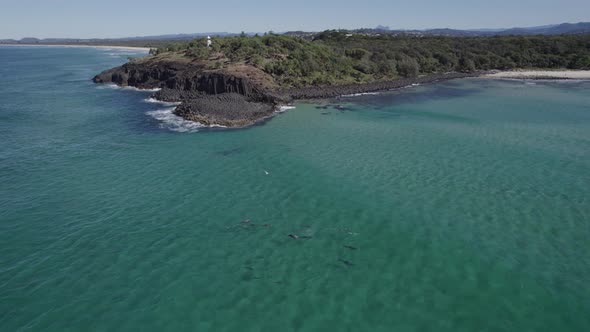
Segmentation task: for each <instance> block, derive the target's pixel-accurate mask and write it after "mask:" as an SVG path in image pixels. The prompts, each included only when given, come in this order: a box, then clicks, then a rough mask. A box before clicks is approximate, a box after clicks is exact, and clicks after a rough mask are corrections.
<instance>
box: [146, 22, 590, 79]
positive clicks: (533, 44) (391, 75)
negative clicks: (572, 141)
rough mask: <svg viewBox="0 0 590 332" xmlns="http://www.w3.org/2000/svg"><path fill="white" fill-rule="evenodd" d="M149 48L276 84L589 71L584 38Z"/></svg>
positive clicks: (256, 41)
mask: <svg viewBox="0 0 590 332" xmlns="http://www.w3.org/2000/svg"><path fill="white" fill-rule="evenodd" d="M154 53H156V54H162V53H175V54H176V55H179V54H180V55H183V56H184V57H188V58H190V59H193V60H200V61H203V62H204V63H209V64H210V68H211V69H220V68H224V67H227V66H229V65H232V64H242V63H243V64H249V65H252V66H255V67H257V68H259V69H261V70H263V71H264V72H266V73H268V74H270V75H272V76H273V77H274V79H275V80H276V81H277V82H278V83H279V84H281V85H284V86H305V85H310V84H342V83H352V82H369V81H375V80H386V79H395V78H398V77H413V76H416V75H423V74H433V73H443V72H450V71H459V72H472V71H476V70H490V69H501V70H507V69H515V68H546V69H547V68H549V69H551V68H554V69H558V68H568V69H590V35H572V36H551V37H548V36H518V37H516V36H514V37H512V36H509V37H411V36H392V35H382V36H365V35H360V34H355V35H352V36H351V35H347V34H345V33H343V32H337V31H325V32H322V33H319V34H317V35H316V36H315V37H314V39H313V41H308V40H304V39H301V38H297V37H290V36H284V35H275V34H268V35H265V36H254V37H248V36H245V35H241V36H237V37H226V38H214V39H213V45H212V47H211V48H207V47H206V40H205V39H196V40H194V41H191V42H186V43H176V44H173V45H169V46H166V47H162V48H159V49H158V50H157V51H155V52H154Z"/></svg>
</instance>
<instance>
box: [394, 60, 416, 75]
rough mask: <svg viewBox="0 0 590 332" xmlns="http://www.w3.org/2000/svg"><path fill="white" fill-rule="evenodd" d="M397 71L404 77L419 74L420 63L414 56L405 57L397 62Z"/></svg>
mask: <svg viewBox="0 0 590 332" xmlns="http://www.w3.org/2000/svg"><path fill="white" fill-rule="evenodd" d="M397 72H398V73H399V74H400V75H402V76H403V77H414V76H418V72H420V65H418V62H417V61H416V60H415V59H413V58H404V59H402V60H400V61H399V62H398V63H397Z"/></svg>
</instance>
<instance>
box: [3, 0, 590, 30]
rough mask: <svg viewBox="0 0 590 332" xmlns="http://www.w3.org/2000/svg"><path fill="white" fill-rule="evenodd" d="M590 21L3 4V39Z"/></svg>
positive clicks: (503, 14)
mask: <svg viewBox="0 0 590 332" xmlns="http://www.w3.org/2000/svg"><path fill="white" fill-rule="evenodd" d="M581 21H590V0H553V1H549V0H493V1H490V0H488V1H479V0H405V1H397V0H363V1H359V0H354V1H351V0H339V1H337V0H323V1H322V0H311V1H310V0H291V1H280V0H272V1H270V0H251V1H245V0H241V1H240V0H207V1H201V0H159V1H152V0H142V1H138V0H0V39H5V38H14V39H19V38H23V37H37V38H54V37H63V38H114V37H131V36H149V35H162V34H176V33H198V32H241V31H246V32H265V31H275V32H283V31H289V30H305V31H321V30H325V29H338V28H342V29H352V28H361V27H376V26H377V25H385V26H389V27H391V28H393V29H425V28H456V29H475V28H510V27H527V26H537V25H547V24H555V23H563V22H581Z"/></svg>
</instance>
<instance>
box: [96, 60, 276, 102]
mask: <svg viewBox="0 0 590 332" xmlns="http://www.w3.org/2000/svg"><path fill="white" fill-rule="evenodd" d="M93 81H94V82H95V83H115V84H117V85H121V86H134V87H136V88H139V89H154V88H168V89H172V90H179V91H200V92H203V93H206V94H212V95H216V94H221V93H237V94H241V95H244V96H246V97H248V98H251V99H252V100H256V101H258V100H260V101H268V100H267V96H266V94H264V93H262V92H261V91H259V89H257V88H256V87H254V86H253V85H252V84H251V83H250V81H249V80H248V79H246V78H242V77H236V76H232V75H227V74H224V73H222V72H209V71H205V70H203V68H202V66H199V65H194V64H190V63H181V62H157V63H141V62H140V63H134V62H130V63H126V64H124V65H122V66H120V67H116V68H113V69H109V70H106V71H104V72H102V73H100V74H98V75H96V76H95V77H94V79H93Z"/></svg>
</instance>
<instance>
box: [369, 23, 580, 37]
mask: <svg viewBox="0 0 590 332" xmlns="http://www.w3.org/2000/svg"><path fill="white" fill-rule="evenodd" d="M372 30H374V31H379V32H383V33H388V34H396V33H398V34H401V33H405V34H421V35H436V36H523V35H573V34H586V33H590V22H580V23H562V24H554V25H543V26H536V27H528V28H509V29H473V30H458V29H427V30H393V29H390V28H388V27H384V26H381V25H380V26H377V28H375V29H372Z"/></svg>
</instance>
